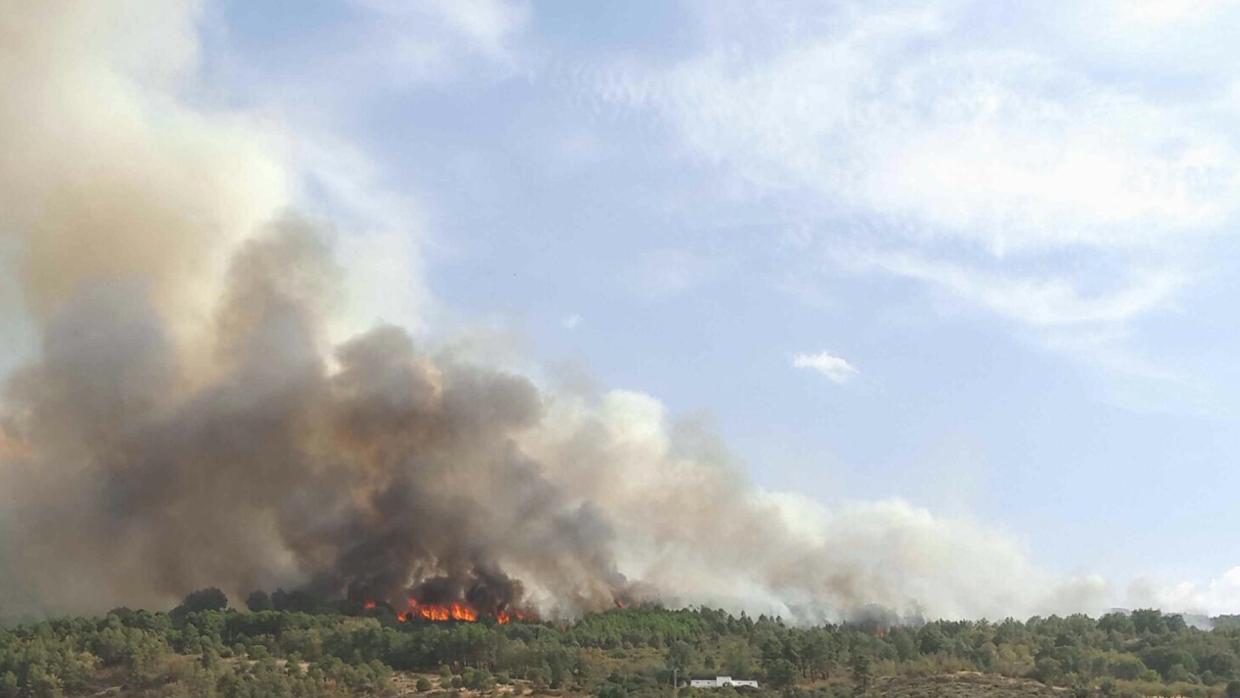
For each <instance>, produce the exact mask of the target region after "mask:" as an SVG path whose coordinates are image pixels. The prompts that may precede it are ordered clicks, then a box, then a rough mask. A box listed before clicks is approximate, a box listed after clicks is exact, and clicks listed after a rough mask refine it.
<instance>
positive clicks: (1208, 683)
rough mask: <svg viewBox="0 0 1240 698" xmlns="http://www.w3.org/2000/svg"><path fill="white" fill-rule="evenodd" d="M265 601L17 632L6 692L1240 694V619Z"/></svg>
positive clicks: (217, 596) (291, 597)
mask: <svg viewBox="0 0 1240 698" xmlns="http://www.w3.org/2000/svg"><path fill="white" fill-rule="evenodd" d="M277 600H278V603H277ZM247 601H248V602H249V603H248V604H247V605H248V606H249V607H251V608H253V609H255V610H249V609H247V610H244V611H236V610H230V609H228V608H227V604H228V602H227V599H226V598H225V597H224V595H223V594H222V593H220V592H218V591H217V590H203V591H200V592H195V593H194V594H191V595H190V596H189V597H187V598H186V600H185V602H184V603H183V604H182V605H181V606H178V607H177V608H176V609H174V610H172V611H171V612H167V613H163V612H150V611H130V610H127V609H117V610H115V611H113V612H111V613H108V614H107V615H106V616H103V617H99V618H63V619H57V620H49V621H44V622H39V623H32V624H25V625H20V626H17V627H12V628H8V629H4V630H0V698H19V697H20V698H27V697H39V698H45V697H52V696H61V695H89V694H93V693H96V692H98V691H101V690H105V689H107V688H110V687H115V686H121V687H123V690H125V691H128V692H129V693H131V694H143V695H152V696H224V697H228V698H232V697H234V696H355V695H387V694H392V693H394V692H395V690H396V688H397V686H396V684H395V683H394V677H397V678H399V677H402V676H406V677H407V676H411V674H412V673H413V672H416V673H418V674H419V675H420V677H419V678H418V679H417V682H416V689H414V688H410V690H418V691H422V692H441V693H442V692H445V691H459V690H469V691H472V692H486V691H489V690H492V689H494V688H495V687H496V686H497V684H517V687H518V688H520V691H519V692H518V695H519V694H520V693H531V692H536V693H543V694H548V695H556V694H574V695H580V694H590V695H603V696H607V698H623V697H624V696H647V695H649V696H654V695H660V696H666V695H668V691H669V690H670V687H671V685H672V681H673V677H677V678H678V679H679V680H680V681H681V682H682V683H683V682H684V681H685V680H687V679H688V678H689V677H693V676H714V675H716V674H728V675H731V676H733V677H736V678H753V679H757V680H759V681H761V682H762V684H763V688H762V689H761V691H760V692H762V693H770V692H781V693H784V694H786V695H804V696H808V695H811V694H812V695H817V696H826V695H830V696H851V695H859V694H864V693H866V692H867V690H868V689H870V688H871V687H872V685H873V682H874V681H875V680H876V679H878V678H879V677H882V676H890V675H912V676H917V675H927V676H929V675H934V674H941V673H947V672H957V671H978V672H985V673H992V674H999V675H1004V676H1010V677H1022V678H1032V679H1036V680H1038V681H1041V682H1043V683H1046V684H1048V685H1053V686H1062V687H1066V688H1069V689H1071V691H1072V694H1074V695H1082V696H1083V695H1186V696H1216V695H1217V696H1224V695H1225V696H1228V697H1229V698H1234V697H1236V696H1240V623H1236V622H1231V620H1230V619H1219V621H1220V622H1218V623H1217V624H1216V625H1217V627H1215V629H1213V630H1211V631H1205V630H1198V629H1195V628H1191V627H1189V626H1187V625H1186V624H1185V622H1184V621H1183V619H1182V618H1181V617H1179V616H1175V615H1165V614H1162V613H1160V612H1158V611H1135V612H1133V613H1131V614H1120V613H1113V614H1109V615H1105V616H1103V617H1101V618H1099V619H1092V618H1088V617H1085V616H1081V615H1074V616H1068V617H1056V616H1051V617H1048V618H1039V617H1035V618H1031V619H1029V620H1027V621H1024V622H1021V621H1016V620H1005V621H1002V622H997V623H995V622H987V621H976V622H973V621H959V622H953V621H939V622H933V623H927V624H925V625H922V626H920V627H893V628H879V627H873V626H871V627H860V626H847V625H845V626H839V625H825V626H819V627H794V626H791V625H789V624H786V623H784V622H783V621H781V620H780V619H778V618H769V617H765V616H759V617H757V618H752V617H749V616H747V615H744V614H741V615H739V616H734V615H730V614H728V613H725V612H723V611H718V610H712V609H691V610H665V609H659V608H633V609H625V610H619V609H617V610H614V611H609V612H606V613H600V614H594V615H588V616H586V617H584V618H581V619H579V620H577V621H575V622H571V623H557V622H542V623H510V624H506V625H496V624H494V623H491V622H487V621H483V622H479V623H423V622H409V623H399V622H397V619H396V618H395V616H394V615H392V613H391V611H390V610H387V609H384V608H383V607H379V608H376V609H373V610H363V609H361V608H360V607H355V606H351V605H348V604H334V603H325V602H322V601H317V600H314V599H312V598H310V597H307V596H304V595H301V596H298V595H295V594H283V593H282V592H281V593H278V594H274V595H272V597H267V596H266V595H254V596H251V597H250V598H249V599H248V600H247ZM293 608H297V609H300V610H291V609H293ZM277 609H278V610H277ZM402 686H403V684H402ZM681 692H682V693H694V691H691V690H690V689H684V688H682V689H681ZM727 693H730V691H728V690H724V691H720V692H716V693H713V694H711V695H713V696H720V695H724V694H727Z"/></svg>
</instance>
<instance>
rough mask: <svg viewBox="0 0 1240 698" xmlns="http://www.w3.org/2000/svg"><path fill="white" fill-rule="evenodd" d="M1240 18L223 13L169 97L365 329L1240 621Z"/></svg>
mask: <svg viewBox="0 0 1240 698" xmlns="http://www.w3.org/2000/svg"><path fill="white" fill-rule="evenodd" d="M1237 15H1238V11H1237V9H1236V8H1235V7H1234V6H1232V5H1229V4H1226V3H1217V2H1208V1H1202V2H1182V3H1162V2H1114V3H1110V2H1093V3H1015V2H1012V3H993V2H986V3H980V2H939V3H930V4H925V3H901V2H881V3H871V2H865V3H861V2H858V3H844V2H837V3H798V2H764V3H747V2H729V1H726V0H718V1H714V2H707V1H705V0H703V1H701V2H691V1H684V2H670V1H669V2H649V3H646V2H628V3H577V2H567V1H564V2H558V1H557V2H550V1H549V2H528V3H526V2H508V1H504V0H427V1H425V2H408V3H406V2H398V1H397V0H342V1H337V2H317V1H316V2H299V3H285V2H264V3H254V2H243V1H240V0H233V1H226V2H219V3H211V4H207V5H206V6H205V7H203V8H202V10H201V12H200V14H198V15H196V20H197V24H196V31H197V32H198V35H199V36H198V39H199V42H200V46H199V47H198V53H197V70H196V72H195V77H194V79H193V80H192V81H190V82H189V83H187V84H185V85H184V86H183V87H182V91H183V94H182V95H180V97H181V98H182V99H184V100H186V101H187V102H189V103H192V104H194V105H196V106H197V107H198V108H201V109H203V110H207V111H211V110H221V111H222V110H227V111H237V112H244V113H246V114H248V115H250V116H251V117H253V118H254V119H255V120H256V121H258V122H261V123H265V124H268V125H269V126H271V127H272V128H271V130H272V131H273V132H278V133H280V134H281V136H280V141H281V143H280V148H281V151H282V152H283V153H285V154H286V156H287V158H288V159H289V160H291V161H292V162H295V163H296V171H297V172H298V174H299V180H298V182H297V190H298V191H297V195H296V197H295V200H294V203H295V205H297V206H298V207H299V208H303V209H308V210H310V211H312V212H314V213H317V214H321V215H323V216H325V217H329V218H331V219H332V220H333V221H335V222H336V225H337V227H338V229H339V231H340V247H341V252H342V259H343V261H344V263H345V265H346V266H347V268H348V271H349V273H350V275H351V276H352V277H353V281H354V285H355V287H356V288H358V289H360V292H359V293H358V294H357V298H356V307H355V308H354V313H353V317H354V318H355V319H356V321H357V322H358V323H360V324H363V325H364V324H368V323H370V322H372V321H374V320H376V319H385V320H392V321H398V322H402V323H405V324H408V325H411V326H414V327H416V328H418V329H419V331H420V332H421V333H423V334H424V335H425V336H427V337H437V338H440V341H455V342H459V343H463V344H472V345H474V346H476V350H477V351H479V352H481V353H484V354H488V355H491V356H496V355H500V356H504V357H506V359H507V360H511V361H514V362H526V363H529V364H536V365H537V366H538V368H537V371H539V372H540V375H542V376H543V380H545V381H547V382H556V381H562V382H569V383H571V382H575V381H576V382H583V381H584V382H588V383H591V384H596V385H599V386H605V387H608V388H611V387H618V388H625V389H631V390H636V391H641V392H643V393H647V394H649V395H653V396H656V397H657V398H658V399H659V400H661V401H662V402H663V404H665V405H666V407H667V409H668V410H669V411H670V412H671V413H673V414H676V415H681V416H685V417H687V418H690V419H700V420H704V421H705V422H706V423H708V424H709V425H710V426H711V428H712V429H713V430H715V431H716V432H718V433H719V434H721V435H722V437H723V439H724V440H725V441H726V443H727V444H728V447H729V448H730V450H731V452H732V454H733V456H734V457H735V458H736V459H737V460H738V461H739V462H741V463H743V465H744V467H745V468H746V469H747V470H748V472H749V473H750V476H751V477H752V479H753V480H754V481H755V482H756V483H758V484H759V485H760V486H761V487H763V488H766V489H769V490H777V491H791V492H798V493H801V494H804V495H807V496H808V497H810V498H812V499H815V500H817V501H819V502H821V503H823V504H824V505H826V506H827V507H828V508H831V507H839V506H844V505H846V504H847V503H849V502H857V501H874V500H889V499H900V500H904V501H907V502H909V503H911V504H913V505H915V506H917V507H924V508H926V509H927V510H929V511H930V512H933V513H934V514H936V515H941V516H946V517H956V518H961V519H968V520H973V521H976V522H978V523H980V524H981V525H982V526H984V527H987V528H989V529H994V530H998V531H1000V532H1001V533H1002V534H1004V535H1007V536H1010V537H1012V538H1013V539H1015V540H1017V541H1019V543H1020V544H1021V545H1023V546H1024V548H1025V549H1026V550H1027V552H1028V555H1029V557H1030V558H1031V559H1032V560H1034V561H1035V562H1036V564H1037V565H1038V566H1039V567H1040V568H1044V569H1047V570H1050V571H1051V572H1052V573H1054V574H1058V575H1064V576H1074V575H1090V574H1098V575H1102V576H1103V577H1105V578H1106V579H1108V580H1111V582H1112V583H1113V584H1115V585H1117V586H1118V587H1119V588H1120V589H1121V590H1122V589H1125V588H1127V589H1128V592H1127V595H1126V596H1125V595H1124V594H1118V595H1117V596H1115V597H1114V598H1117V599H1119V601H1117V602H1123V603H1134V604H1137V603H1160V604H1163V605H1168V606H1179V607H1184V608H1193V609H1196V608H1204V609H1208V610H1214V611H1220V610H1232V611H1240V571H1236V570H1238V569H1240V549H1238V548H1237V546H1236V544H1235V541H1234V532H1235V531H1236V530H1240V507H1237V506H1236V501H1237V497H1236V493H1237V492H1240V469H1237V468H1236V467H1235V465H1234V459H1235V454H1236V453H1237V450H1238V449H1237V446H1240V436H1238V434H1240V431H1238V430H1237V429H1236V427H1237V417H1240V404H1237V400H1236V398H1235V396H1236V395H1237V394H1240V393H1238V391H1237V388H1240V373H1238V371H1237V368H1236V364H1235V362H1234V361H1233V360H1232V354H1234V353H1235V352H1236V350H1237V348H1240V330H1238V325H1237V323H1236V322H1235V310H1234V309H1235V305H1236V302H1237V300H1240V285H1238V283H1237V281H1236V273H1235V272H1236V271H1237V266H1238V262H1240V256H1238V254H1237V253H1238V252H1240V250H1238V249H1237V243H1236V242H1235V235H1234V232H1233V231H1234V228H1235V225H1236V222H1237V218H1238V213H1240V142H1238V141H1237V138H1236V135H1235V129H1234V124H1235V123H1236V117H1238V116H1240V52H1238V51H1237V49H1236V47H1235V42H1234V38H1233V36H1234V32H1231V31H1229V28H1230V27H1234V26H1236V22H1237V21H1240V16H1237ZM445 338H446V339H445ZM1229 570H1230V571H1231V572H1230V573H1229ZM1129 585H1131V586H1129Z"/></svg>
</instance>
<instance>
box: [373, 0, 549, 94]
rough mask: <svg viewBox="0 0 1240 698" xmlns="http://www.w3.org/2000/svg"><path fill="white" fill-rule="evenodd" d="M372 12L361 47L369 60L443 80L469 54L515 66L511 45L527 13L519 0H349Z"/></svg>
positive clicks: (411, 77)
mask: <svg viewBox="0 0 1240 698" xmlns="http://www.w3.org/2000/svg"><path fill="white" fill-rule="evenodd" d="M353 3H354V4H355V5H357V6H359V7H361V8H364V9H366V10H369V11H371V12H373V13H375V14H376V15H377V16H378V17H379V19H380V23H379V24H378V26H377V31H376V35H375V36H374V37H372V41H370V42H369V45H368V46H367V47H366V49H367V50H372V51H375V52H377V53H378V55H377V56H375V57H374V59H373V60H372V61H371V62H372V63H373V64H374V65H376V66H381V67H382V68H383V69H385V70H388V71H392V72H393V73H397V74H399V75H393V77H396V78H397V79H400V80H404V81H415V82H416V81H421V80H431V81H434V80H442V79H444V78H446V77H450V76H452V75H453V74H455V73H456V72H457V71H459V70H460V69H461V68H462V66H463V65H465V64H467V63H468V60H467V59H469V58H470V57H476V58H480V59H482V61H483V62H485V63H489V64H491V65H492V67H494V66H499V67H501V68H503V69H505V70H515V69H516V68H517V66H518V63H519V56H518V51H517V50H516V48H515V47H514V43H515V41H516V40H517V37H518V36H519V35H520V34H521V32H522V30H524V29H525V27H526V26H527V24H528V22H529V18H530V7H529V4H528V3H526V2H521V1H519V0H419V1H417V2H401V1H398V0H353Z"/></svg>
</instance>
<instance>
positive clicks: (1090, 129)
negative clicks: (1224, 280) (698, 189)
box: [593, 2, 1240, 356]
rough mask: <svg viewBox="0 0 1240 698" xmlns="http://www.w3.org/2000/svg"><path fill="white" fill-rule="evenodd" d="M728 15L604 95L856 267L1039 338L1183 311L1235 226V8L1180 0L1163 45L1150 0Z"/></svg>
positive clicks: (1238, 188) (636, 68)
mask: <svg viewBox="0 0 1240 698" xmlns="http://www.w3.org/2000/svg"><path fill="white" fill-rule="evenodd" d="M723 8H724V9H721V10H719V11H717V12H715V10H716V7H715V5H713V4H712V5H711V9H712V15H711V17H710V18H709V19H704V20H703V22H702V26H703V29H702V34H703V37H704V38H703V40H702V42H701V44H700V46H701V48H700V49H699V50H698V51H697V52H696V53H695V54H691V55H689V56H688V57H685V58H682V59H680V60H678V61H676V62H673V63H670V64H665V65H649V64H647V65H641V64H634V63H628V64H624V65H617V66H613V68H612V69H611V70H610V71H601V72H600V74H599V76H598V78H597V80H596V82H595V84H594V85H593V87H594V89H595V90H596V93H597V94H598V95H600V96H601V99H602V100H603V101H605V102H606V103H609V104H612V105H622V106H623V107H624V108H625V109H636V110H639V111H644V112H646V113H649V114H653V115H655V116H656V117H657V118H658V119H659V120H660V121H661V122H662V123H663V124H664V125H665V126H666V128H667V133H668V134H669V135H670V136H671V138H672V141H673V142H674V143H675V144H676V145H678V146H679V147H680V149H681V152H682V154H683V155H684V156H685V157H686V158H687V159H689V160H691V161H693V162H695V163H697V164H699V165H701V166H703V167H704V169H707V170H710V171H713V172H715V173H716V174H718V175H719V176H720V177H722V178H724V179H725V180H726V181H728V182H729V183H731V184H734V185H735V186H734V187H733V189H732V191H740V192H743V193H749V194H751V195H752V197H753V198H754V200H758V201H762V202H763V203H764V204H765V203H772V204H774V206H773V209H772V210H777V211H780V212H781V215H783V216H785V217H786V219H787V222H788V223H789V224H790V225H797V226H804V227H808V228H811V229H816V230H817V232H816V233H814V235H815V236H816V238H817V239H816V240H815V241H814V242H813V243H811V244H812V245H816V246H819V247H820V248H822V249H837V248H839V247H841V245H840V242H841V236H847V238H848V239H847V244H846V245H844V246H847V247H848V248H850V249H851V250H852V251H853V252H857V254H858V256H860V257H864V258H867V259H868V260H869V262H868V263H867V264H865V265H863V266H864V267H865V270H866V271H868V272H870V273H874V272H877V273H882V274H888V275H894V276H898V277H903V278H908V279H914V280H916V281H918V282H920V283H923V284H926V285H927V286H928V287H932V288H934V289H938V290H939V291H941V292H944V293H945V294H947V295H948V296H952V297H954V298H956V299H958V300H960V301H962V302H965V303H969V304H974V305H976V306H978V307H980V308H983V309H985V310H988V311H990V312H993V313H995V314H997V315H998V316H1000V317H1001V318H1003V319H1004V320H1007V321H1011V322H1013V323H1014V324H1016V325H1018V326H1020V327H1018V329H1024V330H1031V331H1032V332H1033V333H1034V334H1035V335H1039V336H1041V337H1042V338H1043V339H1046V340H1048V341H1043V342H1041V343H1040V346H1042V347H1047V348H1051V349H1053V348H1054V347H1055V346H1059V345H1060V343H1056V342H1053V341H1049V339H1050V338H1051V335H1052V333H1056V332H1062V331H1063V329H1064V328H1073V329H1074V330H1080V331H1084V332H1089V333H1092V334H1106V335H1108V336H1122V335H1123V334H1124V333H1123V332H1122V331H1120V330H1122V329H1123V328H1125V327H1127V326H1129V325H1132V324H1134V323H1137V322H1139V321H1141V320H1142V319H1143V318H1146V317H1148V316H1149V315H1151V314H1152V313H1155V312H1158V311H1160V310H1163V309H1166V308H1169V307H1174V306H1175V304H1176V302H1177V300H1178V299H1179V298H1181V297H1183V295H1184V294H1185V292H1186V291H1187V289H1189V288H1191V287H1192V286H1193V285H1194V284H1196V283H1198V282H1199V280H1200V278H1201V277H1202V273H1201V271H1200V265H1199V264H1198V263H1197V261H1196V260H1197V259H1198V258H1199V257H1200V256H1202V255H1204V254H1205V252H1204V250H1206V249H1207V248H1208V246H1209V245H1211V244H1214V242H1215V240H1217V239H1219V236H1220V235H1221V234H1222V233H1223V232H1225V231H1226V230H1228V229H1230V227H1232V226H1233V225H1234V223H1235V222H1236V221H1237V219H1238V218H1240V140H1238V139H1237V138H1236V137H1235V135H1234V133H1232V130H1231V129H1229V128H1228V126H1227V124H1229V123H1231V122H1232V121H1234V119H1235V118H1237V117H1240V98H1237V97H1235V95H1237V94H1240V88H1237V87H1236V85H1235V84H1227V80H1226V79H1224V78H1220V77H1219V76H1218V75H1217V70H1216V69H1215V66H1216V65H1217V64H1218V59H1219V58H1220V57H1221V56H1226V55H1228V51H1229V50H1230V48H1229V47H1230V45H1231V44H1230V39H1228V38H1227V36H1226V33H1225V32H1223V31H1221V30H1219V29H1218V27H1219V26H1225V25H1227V24H1228V21H1231V20H1237V19H1240V17H1232V18H1223V17H1220V16H1218V15H1219V13H1220V12H1224V11H1227V12H1230V11H1231V10H1228V9H1227V8H1226V6H1225V5H1219V4H1216V3H1201V4H1197V5H1192V6H1191V7H1190V6H1189V5H1188V3H1184V4H1181V5H1177V8H1178V9H1177V11H1176V12H1174V13H1171V14H1172V15H1173V17H1171V18H1169V19H1168V20H1167V21H1168V22H1173V24H1174V28H1175V29H1176V32H1175V33H1174V34H1173V36H1170V37H1166V38H1165V43H1166V45H1164V40H1163V39H1162V38H1159V37H1160V35H1159V34H1157V32H1156V31H1155V28H1156V27H1157V26H1159V24H1158V22H1157V21H1154V20H1152V19H1151V15H1150V13H1151V12H1154V14H1155V15H1158V13H1159V11H1160V8H1159V7H1155V6H1154V5H1153V4H1151V5H1150V6H1149V7H1146V6H1145V5H1139V6H1138V5H1136V4H1129V3H1101V4H1096V5H1090V6H1089V8H1086V9H1082V8H1079V7H1076V6H1072V5H1062V6H1052V7H1050V8H1049V9H1047V6H1039V8H1038V9H1037V11H1034V10H1032V9H1030V10H1025V9H1020V8H1011V9H1010V10H1009V12H1008V14H1006V15H1005V16H1004V17H1003V18H1002V21H1001V22H995V16H994V13H993V12H992V11H990V10H988V9H986V8H985V7H983V6H982V5H979V4H978V3H973V2H945V3H939V4H937V5H932V6H931V7H929V8H925V9H918V10H908V9H892V8H891V7H890V6H884V7H882V8H874V7H873V6H856V5H846V6H832V8H826V7H824V6H821V5H813V4H807V5H795V4H793V5H791V6H788V5H781V6H780V10H779V11H777V12H771V11H767V10H764V9H759V8H754V7H746V6H744V5H743V4H727V3H724V4H723ZM790 8H791V11H792V12H796V13H800V14H799V15H798V16H799V20H800V21H796V22H792V21H789V19H788V16H787V13H788V12H789V11H790ZM798 8H799V9H798ZM1026 13H1027V16H1026ZM1225 19H1226V20H1228V21H1224V20H1225ZM979 22H980V23H987V24H986V26H987V27H988V30H989V29H993V32H996V33H997V34H998V35H1001V36H1000V37H999V38H998V39H996V38H995V35H992V33H990V32H989V31H988V32H983V33H978V32H977V31H975V30H974V29H973V28H974V27H975V26H976V25H977V24H978V23H979ZM789 27H795V29H789ZM980 36H986V37H987V39H986V40H985V41H979V40H978V37H980ZM1133 42H1135V43H1136V45H1139V46H1141V47H1142V48H1141V49H1140V50H1135V49H1130V48H1125V47H1126V46H1128V45H1129V44H1132V43H1133ZM1065 56H1070V57H1072V59H1071V60H1065ZM1185 56H1192V57H1194V58H1193V59H1191V60H1188V61H1187V62H1186V61H1185ZM1170 65H1174V66H1175V71H1174V74H1171V73H1170V72H1169V68H1168V66H1170ZM816 220H817V221H822V220H848V221H858V222H859V225H857V226H843V227H845V228H851V230H849V231H848V232H846V233H841V231H840V228H841V226H834V225H821V226H814V225H813V224H812V221H816ZM806 222H811V224H810V225H808V226H805V223H806ZM858 251H859V252H858ZM850 254H852V253H850ZM844 256H845V255H839V254H832V253H828V254H825V255H821V256H815V255H804V256H800V257H798V258H797V259H795V260H793V262H794V263H795V264H798V265H804V266H807V267H808V266H809V265H814V264H821V265H833V264H839V263H840V260H841V259H842V258H843V257H844ZM1065 262H1067V263H1065ZM836 268H838V267H836ZM855 268H856V267H853V269H855ZM813 276H814V272H812V271H810V272H806V273H805V277H806V278H812V277H813ZM1128 353H1130V354H1132V355H1134V356H1135V355H1136V354H1137V353H1139V350H1138V349H1137V348H1134V351H1133V352H1128Z"/></svg>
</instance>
